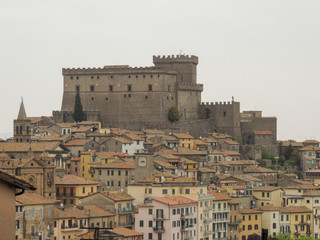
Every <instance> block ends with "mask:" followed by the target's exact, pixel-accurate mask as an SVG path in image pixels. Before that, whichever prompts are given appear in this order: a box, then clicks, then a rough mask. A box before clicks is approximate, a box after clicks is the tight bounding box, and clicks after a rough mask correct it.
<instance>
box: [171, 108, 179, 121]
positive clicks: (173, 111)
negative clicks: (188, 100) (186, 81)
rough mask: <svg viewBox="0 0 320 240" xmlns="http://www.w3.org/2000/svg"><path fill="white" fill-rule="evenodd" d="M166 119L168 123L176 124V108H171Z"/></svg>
mask: <svg viewBox="0 0 320 240" xmlns="http://www.w3.org/2000/svg"><path fill="white" fill-rule="evenodd" d="M168 119H169V121H170V122H176V121H178V120H179V111H178V108H177V107H176V106H172V107H171V108H170V110H169V113H168Z"/></svg>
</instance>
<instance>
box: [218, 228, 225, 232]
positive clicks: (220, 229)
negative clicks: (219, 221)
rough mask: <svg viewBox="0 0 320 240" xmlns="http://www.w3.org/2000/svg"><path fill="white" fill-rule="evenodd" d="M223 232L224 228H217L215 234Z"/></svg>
mask: <svg viewBox="0 0 320 240" xmlns="http://www.w3.org/2000/svg"><path fill="white" fill-rule="evenodd" d="M225 231H226V229H225V228H218V229H217V232H225Z"/></svg>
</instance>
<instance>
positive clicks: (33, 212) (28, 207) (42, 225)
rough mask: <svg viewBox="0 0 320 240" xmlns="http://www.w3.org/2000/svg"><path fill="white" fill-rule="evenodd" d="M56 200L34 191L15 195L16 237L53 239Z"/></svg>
mask: <svg viewBox="0 0 320 240" xmlns="http://www.w3.org/2000/svg"><path fill="white" fill-rule="evenodd" d="M55 204H56V202H55V201H54V200H51V199H47V198H44V197H42V196H40V195H38V194H35V193H24V194H22V195H19V196H17V197H16V239H34V238H37V239H39V238H40V239H50V240H53V239H54V236H53V221H54V220H53V219H54V206H55Z"/></svg>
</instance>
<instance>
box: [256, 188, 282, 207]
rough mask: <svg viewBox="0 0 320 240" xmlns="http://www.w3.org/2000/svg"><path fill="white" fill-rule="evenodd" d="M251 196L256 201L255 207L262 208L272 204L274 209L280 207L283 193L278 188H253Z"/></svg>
mask: <svg viewBox="0 0 320 240" xmlns="http://www.w3.org/2000/svg"><path fill="white" fill-rule="evenodd" d="M252 195H253V196H254V197H255V198H256V200H257V202H256V206H257V207H263V206H265V205H267V204H272V205H274V206H276V207H281V206H282V196H283V191H282V189H281V188H280V187H267V186H259V187H254V188H253V192H252Z"/></svg>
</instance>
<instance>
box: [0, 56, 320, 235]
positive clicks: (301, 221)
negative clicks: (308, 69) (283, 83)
mask: <svg viewBox="0 0 320 240" xmlns="http://www.w3.org/2000/svg"><path fill="white" fill-rule="evenodd" d="M153 60H154V64H155V66H154V67H148V68H131V67H129V66H126V65H124V66H105V67H104V68H98V69H63V76H64V96H63V102H62V107H61V111H53V116H49V117H44V116H41V117H30V116H27V112H26V109H25V106H24V102H23V101H22V102H21V105H20V108H19V111H18V115H17V118H16V119H14V120H13V137H11V138H8V139H6V140H1V141H0V151H1V153H0V166H1V167H0V168H1V169H0V185H1V187H0V196H1V199H2V204H1V206H0V208H1V213H2V214H3V216H8V217H6V219H0V229H2V230H3V231H2V232H4V233H3V234H4V235H3V236H4V238H5V239H14V238H15V239H41V240H46V239H47V240H65V239H77V240H80V239H83V240H84V239H96V240H98V239H117V240H122V239H123V240H127V239H128V240H141V239H145V240H146V239H153V240H154V239H157V240H162V239H163V240H166V239H172V240H191V239H194V240H196V239H200V240H214V239H225V240H227V239H230V240H250V239H263V237H265V236H272V237H275V236H277V235H279V234H284V235H288V236H289V237H297V238H299V237H305V236H310V237H312V238H315V239H319V237H320V236H319V234H320V219H319V215H318V210H320V203H319V200H320V186H319V184H320V169H319V161H320V148H319V141H317V140H313V139H310V140H306V141H304V142H297V141H294V140H287V141H279V140H278V139H277V124H276V118H275V117H263V116H262V112H261V111H243V112H240V103H239V102H235V101H234V99H233V98H232V101H231V102H227V103H202V102H201V92H202V89H203V86H202V85H201V84H198V83H197V80H196V65H197V63H198V58H197V57H195V56H190V57H189V56H175V57H154V58H153ZM77 96H79V97H80V100H81V105H82V106H83V116H85V118H84V119H82V121H75V115H74V112H75V105H76V103H75V102H76V100H75V99H76V98H77ZM173 106H174V107H175V108H176V109H177V110H176V111H177V113H178V117H176V119H173V121H171V120H170V118H169V117H168V115H170V114H169V112H170V111H171V108H172V107H173ZM4 229H6V230H4Z"/></svg>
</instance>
